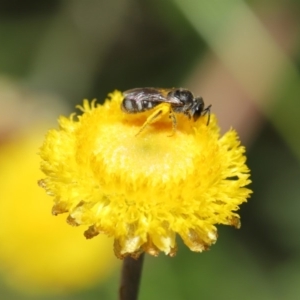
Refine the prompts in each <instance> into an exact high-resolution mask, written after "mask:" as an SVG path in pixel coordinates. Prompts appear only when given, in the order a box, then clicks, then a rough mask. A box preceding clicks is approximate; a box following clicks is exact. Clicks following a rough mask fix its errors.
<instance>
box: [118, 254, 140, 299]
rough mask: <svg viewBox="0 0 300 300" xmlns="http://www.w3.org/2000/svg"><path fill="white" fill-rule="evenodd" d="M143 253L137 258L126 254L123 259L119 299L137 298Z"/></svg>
mask: <svg viewBox="0 0 300 300" xmlns="http://www.w3.org/2000/svg"><path fill="white" fill-rule="evenodd" d="M143 261H144V253H142V254H141V255H140V256H139V258H138V259H134V258H132V257H130V256H127V257H125V258H124V260H123V267H122V275H121V285H120V290H119V292H120V294H119V295H120V300H137V299H138V292H139V285H140V279H141V274H142V268H143Z"/></svg>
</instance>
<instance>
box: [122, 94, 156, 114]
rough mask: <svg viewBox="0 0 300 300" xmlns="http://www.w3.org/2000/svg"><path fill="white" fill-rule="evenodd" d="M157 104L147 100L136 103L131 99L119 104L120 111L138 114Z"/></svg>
mask: <svg viewBox="0 0 300 300" xmlns="http://www.w3.org/2000/svg"><path fill="white" fill-rule="evenodd" d="M157 104H158V103H157V102H151V101H147V100H142V101H136V100H132V99H126V98H125V99H124V100H123V102H122V104H121V109H122V110H123V111H124V112H126V113H139V112H143V111H146V110H149V109H152V108H153V107H155V106H157Z"/></svg>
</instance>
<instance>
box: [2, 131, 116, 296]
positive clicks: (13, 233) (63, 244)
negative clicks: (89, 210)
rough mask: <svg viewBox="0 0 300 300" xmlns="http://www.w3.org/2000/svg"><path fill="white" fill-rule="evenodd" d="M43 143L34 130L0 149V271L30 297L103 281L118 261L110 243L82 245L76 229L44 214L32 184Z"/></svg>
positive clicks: (42, 198)
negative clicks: (33, 294)
mask: <svg viewBox="0 0 300 300" xmlns="http://www.w3.org/2000/svg"><path fill="white" fill-rule="evenodd" d="M39 127H43V128H44V126H37V128H39ZM43 132H44V130H43ZM42 139H43V135H42V134H41V130H40V131H39V132H37V130H36V129H35V130H32V131H28V132H27V133H26V134H25V133H24V134H23V136H22V137H16V138H15V139H14V140H13V141H10V142H9V143H6V144H5V145H4V144H2V145H1V147H0V165H1V170H0V191H1V192H0V193H1V199H0V224H1V226H0V241H1V247H0V271H1V273H2V277H4V278H5V279H6V280H7V281H8V282H9V283H10V284H11V285H13V286H14V287H16V288H18V289H23V290H26V291H27V292H30V293H42V292H43V293H64V292H71V291H74V290H79V289H82V288H87V287H89V286H91V285H93V284H95V283H96V282H99V281H100V280H103V279H104V278H106V277H107V276H108V275H109V274H110V272H111V271H112V270H113V266H114V264H115V262H116V261H117V260H116V259H115V257H114V256H113V254H112V253H111V241H109V239H107V238H106V237H102V238H100V239H94V240H92V241H86V240H85V239H83V238H82V232H80V229H79V228H77V229H72V228H70V227H68V226H66V225H65V220H64V219H62V218H60V217H59V218H58V219H54V218H53V217H52V216H51V214H49V209H50V207H49V201H48V197H47V195H46V194H45V193H44V192H43V190H41V189H40V188H39V187H38V186H37V184H36V182H37V180H38V179H39V178H41V176H42V172H41V171H40V170H39V156H38V155H37V152H38V147H39V145H40V144H41V142H42Z"/></svg>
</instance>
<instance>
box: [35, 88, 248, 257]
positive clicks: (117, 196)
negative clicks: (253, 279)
mask: <svg viewBox="0 0 300 300" xmlns="http://www.w3.org/2000/svg"><path fill="white" fill-rule="evenodd" d="M122 100H123V96H122V93H120V92H118V91H116V92H114V93H112V94H110V99H107V100H106V101H105V103H104V104H103V105H96V104H95V102H94V101H92V102H91V103H89V102H88V101H87V100H85V101H84V103H83V106H79V108H80V110H82V112H83V114H82V115H80V116H78V117H75V115H74V114H73V115H71V117H70V118H66V117H60V119H59V125H60V127H59V129H58V130H50V131H49V132H48V134H47V136H46V139H45V142H44V144H43V146H42V147H41V150H40V155H41V157H42V160H43V161H42V170H43V172H44V173H45V174H46V176H47V177H46V178H45V179H43V180H42V181H40V184H41V185H42V186H43V187H44V188H45V189H46V191H47V193H48V194H49V195H51V196H53V197H54V202H55V204H54V206H53V213H54V214H59V213H65V212H68V214H69V216H68V222H69V223H70V224H72V225H84V226H86V227H87V230H86V231H85V236H86V237H87V238H91V237H93V236H95V235H97V234H99V233H104V234H106V235H108V236H112V237H113V238H114V240H115V244H114V249H115V253H116V255H117V256H118V257H120V258H122V257H124V256H127V255H131V256H133V257H136V256H138V255H139V254H140V253H141V252H143V251H145V252H147V253H150V254H152V255H158V253H159V252H160V251H163V252H165V253H166V254H168V255H171V256H172V255H174V254H175V253H176V241H175V238H176V235H177V234H178V235H180V236H181V238H182V239H183V241H184V242H185V244H186V245H187V246H188V247H189V248H190V249H191V250H192V251H198V252H201V251H203V250H206V249H207V248H208V247H209V246H210V245H211V244H213V243H214V242H215V241H216V239H217V229H216V224H225V225H235V226H236V227H239V215H238V214H237V213H236V211H237V210H238V208H239V205H240V204H241V203H242V202H245V201H246V199H247V198H248V197H249V195H250V193H251V191H250V190H249V189H247V188H246V187H245V186H246V185H248V184H249V183H250V180H249V176H250V175H249V169H248V167H247V166H246V164H245V162H246V157H245V156H244V151H245V149H244V147H242V146H240V142H239V141H238V137H237V134H236V132H235V131H233V130H230V131H228V132H227V133H226V134H225V135H223V136H222V137H220V134H219V128H218V126H217V122H216V117H215V116H214V115H212V116H211V118H210V123H209V124H208V125H207V117H204V116H202V117H200V118H199V120H198V121H197V122H193V121H192V120H189V119H188V118H187V117H186V116H185V115H183V114H177V115H176V118H177V123H178V125H177V130H176V132H175V134H173V135H172V136H170V133H171V128H172V124H171V121H170V120H169V119H168V117H167V116H166V117H163V118H162V119H160V120H159V121H157V122H155V123H153V124H151V125H149V126H147V128H145V129H144V130H143V132H141V133H140V134H139V135H138V136H136V133H137V132H138V131H139V129H140V128H141V126H142V124H143V123H144V122H145V120H146V119H147V117H148V116H149V112H144V113H138V114H131V115H130V114H126V113H124V112H122V111H121V109H120V104H121V102H122Z"/></svg>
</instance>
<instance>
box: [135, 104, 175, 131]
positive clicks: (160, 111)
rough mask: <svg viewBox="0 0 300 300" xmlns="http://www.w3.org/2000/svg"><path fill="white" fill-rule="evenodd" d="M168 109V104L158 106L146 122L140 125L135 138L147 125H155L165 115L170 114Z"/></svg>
mask: <svg viewBox="0 0 300 300" xmlns="http://www.w3.org/2000/svg"><path fill="white" fill-rule="evenodd" d="M170 109H171V108H170V104H168V103H162V104H160V105H158V106H157V108H156V109H155V110H154V112H153V113H152V114H151V115H150V116H149V117H148V118H147V120H146V122H145V123H144V124H143V125H142V127H141V128H140V130H139V131H138V133H137V134H136V135H135V136H138V135H139V134H140V133H141V132H142V131H143V130H144V129H145V128H146V127H147V126H148V125H149V124H152V123H155V122H156V121H158V120H159V119H160V118H161V117H162V116H164V115H166V114H167V113H170ZM172 120H173V119H172Z"/></svg>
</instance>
